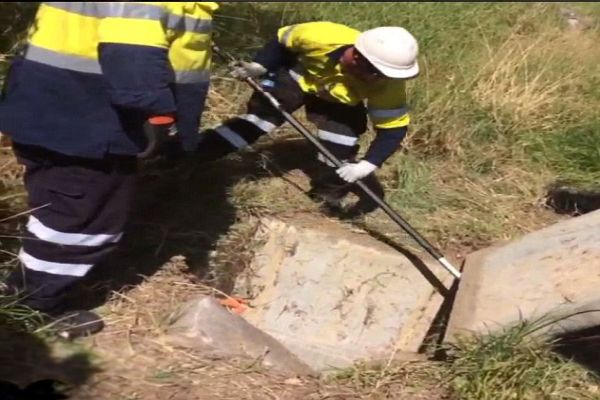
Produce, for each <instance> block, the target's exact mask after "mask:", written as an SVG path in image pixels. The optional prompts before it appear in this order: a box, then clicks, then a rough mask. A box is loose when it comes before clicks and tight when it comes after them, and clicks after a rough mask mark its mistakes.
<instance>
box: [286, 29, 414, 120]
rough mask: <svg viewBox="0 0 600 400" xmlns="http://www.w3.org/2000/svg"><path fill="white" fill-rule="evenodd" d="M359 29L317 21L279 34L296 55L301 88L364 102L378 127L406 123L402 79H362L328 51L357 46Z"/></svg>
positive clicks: (350, 101)
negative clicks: (373, 80) (348, 70)
mask: <svg viewBox="0 0 600 400" xmlns="http://www.w3.org/2000/svg"><path fill="white" fill-rule="evenodd" d="M359 35H360V32H359V31H357V30H356V29H352V28H350V27H347V26H345V25H342V24H337V23H333V22H326V21H318V22H307V23H301V24H296V25H290V26H285V27H282V28H280V29H279V30H278V32H277V36H278V39H279V41H280V43H281V44H282V45H284V46H285V47H286V48H287V49H288V50H290V51H291V52H292V53H294V54H295V55H296V56H297V59H298V63H299V66H300V68H298V69H295V70H294V71H292V72H291V73H292V76H293V77H294V78H295V79H296V80H297V82H298V84H299V85H300V87H301V88H302V90H303V91H304V92H306V93H313V94H316V95H320V96H323V95H325V97H328V96H329V97H332V98H333V99H335V100H337V101H339V102H341V103H344V104H349V105H355V104H358V103H359V102H361V101H365V102H366V104H367V108H368V111H369V117H370V119H371V121H372V122H373V124H374V126H375V127H376V128H382V129H390V128H398V127H403V126H407V125H408V124H409V122H410V117H409V114H408V108H407V105H406V86H405V81H404V80H401V79H391V78H388V79H381V80H379V81H377V82H375V83H372V82H369V83H367V82H363V81H361V80H359V79H357V78H355V77H353V76H352V75H350V74H347V73H344V71H342V69H341V67H340V64H339V62H338V60H335V59H332V58H331V57H330V56H329V54H330V53H331V52H332V51H334V50H336V49H339V48H340V47H342V46H348V45H354V43H355V42H356V39H357V38H358V36H359Z"/></svg>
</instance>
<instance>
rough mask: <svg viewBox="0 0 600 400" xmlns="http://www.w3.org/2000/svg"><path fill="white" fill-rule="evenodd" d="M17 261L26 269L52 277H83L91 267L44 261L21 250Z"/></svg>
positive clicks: (90, 265) (88, 265)
mask: <svg viewBox="0 0 600 400" xmlns="http://www.w3.org/2000/svg"><path fill="white" fill-rule="evenodd" d="M19 260H21V262H22V263H23V264H25V267H27V268H28V269H32V270H34V271H40V272H45V273H47V274H53V275H68V276H84V275H85V274H87V272H88V271H89V270H90V269H91V268H92V266H93V264H63V263H57V262H51V261H44V260H40V259H37V258H35V257H33V256H32V255H30V254H27V253H25V251H24V250H23V249H21V251H20V252H19Z"/></svg>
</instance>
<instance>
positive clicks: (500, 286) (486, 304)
mask: <svg viewBox="0 0 600 400" xmlns="http://www.w3.org/2000/svg"><path fill="white" fill-rule="evenodd" d="M599 287H600V211H595V212H592V213H589V214H585V215H582V216H579V217H576V218H572V219H569V220H566V221H564V222H561V223H558V224H555V225H552V226H550V227H547V228H545V229H542V230H540V231H536V232H533V233H530V234H528V235H525V236H523V237H522V238H520V239H517V240H514V241H512V242H509V243H506V244H503V245H499V246H496V247H493V248H489V249H485V250H482V251H478V252H475V253H473V254H470V255H469V256H468V257H467V259H466V262H465V265H464V269H463V275H462V279H461V282H460V285H459V288H458V292H457V295H456V301H455V303H454V308H453V310H452V314H451V316H450V320H449V323H448V329H447V331H446V337H445V339H446V341H450V342H451V341H454V340H456V338H457V337H458V336H460V335H461V334H468V333H473V332H477V333H485V332H495V331H498V330H501V329H502V328H503V327H508V326H512V325H514V324H516V323H518V322H519V321H521V320H522V319H527V320H530V321H532V320H537V319H538V318H541V317H550V316H554V317H556V318H560V317H564V316H568V315H572V314H573V313H579V312H583V314H580V315H577V316H573V317H571V318H568V319H566V320H563V321H562V322H560V323H559V324H555V325H553V326H551V327H549V329H547V330H545V331H543V333H545V334H547V335H556V334H560V333H564V332H568V331H574V330H578V329H582V328H586V327H591V326H596V325H600V312H586V311H590V310H600V290H599V289H598V288H599ZM540 333H542V332H540Z"/></svg>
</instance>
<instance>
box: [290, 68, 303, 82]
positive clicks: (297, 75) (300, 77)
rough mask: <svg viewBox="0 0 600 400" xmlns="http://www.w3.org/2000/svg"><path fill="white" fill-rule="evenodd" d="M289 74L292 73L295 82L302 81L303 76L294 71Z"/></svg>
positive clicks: (291, 70)
mask: <svg viewBox="0 0 600 400" xmlns="http://www.w3.org/2000/svg"><path fill="white" fill-rule="evenodd" d="M288 72H289V73H290V76H291V77H292V79H293V80H295V81H296V82H298V81H299V80H300V79H302V75H300V74H299V73H297V72H296V71H294V70H293V69H290V70H289V71H288Z"/></svg>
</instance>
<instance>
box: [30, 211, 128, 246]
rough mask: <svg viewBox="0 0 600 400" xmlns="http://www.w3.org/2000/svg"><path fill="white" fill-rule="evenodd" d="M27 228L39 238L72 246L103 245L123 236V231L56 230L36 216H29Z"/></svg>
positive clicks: (116, 240) (114, 241)
mask: <svg viewBox="0 0 600 400" xmlns="http://www.w3.org/2000/svg"><path fill="white" fill-rule="evenodd" d="M27 230H28V231H29V232H31V233H33V234H34V235H35V237H37V238H38V239H41V240H44V241H46V242H50V243H56V244H65V245H72V246H101V245H103V244H106V243H116V242H118V241H119V240H120V239H121V237H122V236H123V234H122V233H118V234H114V235H108V234H98V235H88V234H85V233H65V232H59V231H56V230H54V229H52V228H50V227H47V226H46V225H44V224H43V223H42V221H40V220H39V219H37V218H36V217H34V216H33V215H30V216H29V221H28V222H27Z"/></svg>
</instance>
